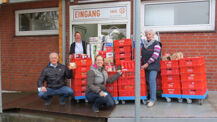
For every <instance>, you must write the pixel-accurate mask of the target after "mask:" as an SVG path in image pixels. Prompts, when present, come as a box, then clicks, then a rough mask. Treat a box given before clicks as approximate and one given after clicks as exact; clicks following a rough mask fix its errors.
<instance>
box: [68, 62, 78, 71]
mask: <svg viewBox="0 0 217 122" xmlns="http://www.w3.org/2000/svg"><path fill="white" fill-rule="evenodd" d="M68 68H69V70H72V69H76V65H75V64H74V65H73V66H71V65H70V63H69V64H68Z"/></svg>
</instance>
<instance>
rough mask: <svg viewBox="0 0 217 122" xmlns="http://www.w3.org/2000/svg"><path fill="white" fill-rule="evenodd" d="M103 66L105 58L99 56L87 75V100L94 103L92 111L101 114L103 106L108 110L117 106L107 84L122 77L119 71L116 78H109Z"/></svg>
mask: <svg viewBox="0 0 217 122" xmlns="http://www.w3.org/2000/svg"><path fill="white" fill-rule="evenodd" d="M103 64H104V59H103V57H102V56H101V55H97V56H96V58H95V64H94V65H92V66H91V68H90V70H89V71H88V73H87V88H86V98H87V100H88V101H89V102H93V106H92V109H93V111H94V112H99V107H100V106H101V105H105V107H107V108H108V107H113V106H114V105H115V102H114V99H113V97H112V96H111V94H110V93H109V92H108V91H107V90H106V83H112V82H114V81H115V80H117V79H118V78H119V77H120V75H121V71H118V72H117V73H116V74H115V75H114V76H112V77H108V73H107V72H106V71H105V69H104V67H103Z"/></svg>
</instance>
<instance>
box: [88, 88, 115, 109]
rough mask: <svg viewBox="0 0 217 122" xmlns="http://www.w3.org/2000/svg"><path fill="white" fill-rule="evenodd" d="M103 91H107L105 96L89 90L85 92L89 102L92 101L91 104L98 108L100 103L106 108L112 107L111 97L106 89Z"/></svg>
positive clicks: (113, 102) (113, 103) (112, 100)
mask: <svg viewBox="0 0 217 122" xmlns="http://www.w3.org/2000/svg"><path fill="white" fill-rule="evenodd" d="M105 92H107V93H108V95H107V96H105V97H102V96H100V95H99V93H94V92H89V93H86V98H87V100H88V101H89V102H93V105H94V106H95V107H97V108H99V107H100V105H105V106H106V107H107V108H110V107H113V106H114V105H115V101H114V99H113V97H112V96H111V94H110V93H109V92H108V91H105Z"/></svg>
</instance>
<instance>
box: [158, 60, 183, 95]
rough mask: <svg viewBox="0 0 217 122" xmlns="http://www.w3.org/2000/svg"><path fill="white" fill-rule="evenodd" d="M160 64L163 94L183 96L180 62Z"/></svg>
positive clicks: (172, 61)
mask: <svg viewBox="0 0 217 122" xmlns="http://www.w3.org/2000/svg"><path fill="white" fill-rule="evenodd" d="M160 64H161V77H162V89H163V94H175V95H181V81H180V75H179V61H178V60H171V61H161V62H160Z"/></svg>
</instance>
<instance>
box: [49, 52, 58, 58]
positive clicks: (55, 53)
mask: <svg viewBox="0 0 217 122" xmlns="http://www.w3.org/2000/svg"><path fill="white" fill-rule="evenodd" d="M53 54H56V55H57V58H59V54H58V53H57V52H51V53H50V54H49V58H51V56H52V55H53Z"/></svg>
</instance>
